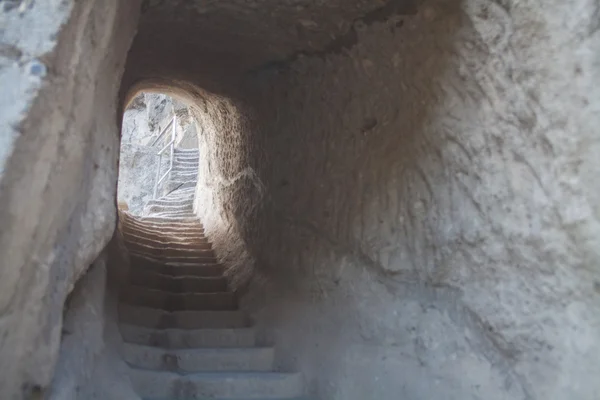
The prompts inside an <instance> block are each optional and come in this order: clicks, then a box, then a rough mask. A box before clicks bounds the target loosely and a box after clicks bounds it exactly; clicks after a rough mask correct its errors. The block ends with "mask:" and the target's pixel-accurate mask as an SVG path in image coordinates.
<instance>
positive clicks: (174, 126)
mask: <svg viewBox="0 0 600 400" xmlns="http://www.w3.org/2000/svg"><path fill="white" fill-rule="evenodd" d="M169 125H172V129H171V140H170V141H169V143H168V144H167V145H166V146H165V147H163V148H162V149H160V150H159V152H158V153H156V155H157V156H158V166H157V168H156V178H155V180H154V192H153V195H152V198H153V199H156V195H157V194H158V185H159V184H160V183H161V182H162V181H163V180H164V179H165V178H166V177H167V176H168V175H169V173H170V172H171V170H172V169H173V158H174V157H175V135H176V133H177V116H176V115H174V116H173V119H171V122H169V124H168V125H167V126H166V127H165V128H164V129H163V131H162V132H161V134H160V136H159V137H158V138H157V139H156V140H155V141H154V143H152V145H154V144H156V142H158V139H160V137H161V136H162V135H163V134H164V133H165V131H166V129H167V128H168V127H169ZM167 147H168V148H169V150H170V154H169V169H168V170H167V172H165V174H164V175H163V176H162V177H161V176H160V170H161V164H162V153H163V152H164V151H165V150H166V149H167Z"/></svg>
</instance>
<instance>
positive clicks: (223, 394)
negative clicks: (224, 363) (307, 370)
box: [129, 368, 302, 400]
mask: <svg viewBox="0 0 600 400" xmlns="http://www.w3.org/2000/svg"><path fill="white" fill-rule="evenodd" d="M129 378H130V380H131V382H132V385H133V388H134V389H135V391H136V392H137V394H138V395H140V396H141V397H143V398H145V399H160V398H163V399H172V400H174V399H178V400H189V399H199V398H200V399H201V398H203V397H205V398H225V399H231V400H233V399H290V398H297V397H300V396H301V395H302V377H301V376H300V374H297V373H275V372H202V373H194V374H185V375H182V374H177V373H174V372H164V371H151V370H143V369H138V368H131V370H130V374H129Z"/></svg>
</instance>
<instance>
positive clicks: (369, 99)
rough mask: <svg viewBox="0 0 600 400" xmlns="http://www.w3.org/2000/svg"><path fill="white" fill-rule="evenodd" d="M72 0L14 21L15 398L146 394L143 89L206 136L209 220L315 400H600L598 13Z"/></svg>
mask: <svg viewBox="0 0 600 400" xmlns="http://www.w3.org/2000/svg"><path fill="white" fill-rule="evenodd" d="M55 3H56V2H54V3H51V4H46V3H41V2H26V1H23V2H19V1H17V2H15V1H13V2H8V3H7V4H6V5H4V6H3V9H2V11H0V18H1V20H2V22H4V24H3V26H4V27H5V28H3V35H4V36H5V38H3V44H2V45H1V47H0V57H1V64H0V67H1V68H0V83H2V86H3V87H6V88H7V89H6V93H8V94H9V95H8V96H5V98H8V101H6V100H4V101H5V103H2V107H0V109H1V110H2V114H0V116H1V120H2V123H3V126H6V132H7V134H6V135H2V137H1V139H0V140H1V141H0V163H1V164H0V172H1V173H0V189H1V190H0V204H2V207H0V220H1V221H2V222H3V223H4V224H5V226H7V227H9V229H7V230H5V231H4V232H2V233H1V234H0V254H3V257H4V258H3V263H4V264H5V265H6V266H7V267H6V268H3V269H2V270H1V271H0V310H1V312H2V314H1V318H2V319H0V329H2V330H3V331H2V335H0V353H1V357H0V371H1V372H2V374H0V397H2V398H36V396H37V398H40V397H42V396H48V397H49V398H75V399H76V398H81V399H85V398H86V396H87V398H93V396H96V397H99V398H119V397H128V398H138V397H139V393H138V394H136V391H135V390H134V389H135V388H134V386H132V384H131V380H130V379H129V378H128V376H129V373H130V370H131V366H130V365H128V363H127V362H125V361H124V360H126V359H125V358H124V357H123V352H122V345H123V343H124V341H123V334H122V333H121V332H120V327H119V326H118V324H119V322H118V321H119V319H118V312H117V310H118V304H119V290H120V288H122V286H123V282H124V281H125V280H126V279H127V277H126V275H127V273H128V268H127V267H123V266H128V265H129V261H127V257H126V255H127V253H126V252H125V251H123V250H124V249H123V247H122V243H121V239H122V238H119V235H118V234H117V235H116V236H115V235H113V234H114V232H115V231H117V232H118V230H116V229H115V227H116V226H117V181H118V160H119V141H120V135H119V126H120V123H121V116H122V114H123V112H124V111H125V110H126V109H127V105H129V104H130V103H131V102H132V101H133V100H134V99H135V96H136V95H137V94H139V93H140V92H142V91H147V92H160V93H163V94H167V95H170V96H173V97H175V98H178V99H180V100H181V101H182V102H184V103H186V104H187V105H188V107H189V110H190V114H191V115H192V116H193V117H194V118H195V120H196V121H197V125H198V126H199V127H201V129H198V131H197V134H198V139H197V140H198V144H197V147H198V151H199V155H198V182H197V184H196V187H195V191H194V194H193V202H194V204H193V211H192V212H193V214H194V215H195V216H196V217H197V218H198V219H199V220H200V221H201V222H202V224H203V228H202V232H201V233H202V236H205V237H206V238H209V239H210V242H211V248H212V250H213V251H214V257H215V258H216V259H217V260H218V261H219V263H221V264H222V265H223V266H224V268H225V276H226V278H227V283H228V285H229V286H228V287H230V288H231V289H232V290H233V291H234V292H235V293H236V295H237V296H238V299H239V305H240V311H241V312H243V313H244V314H245V315H247V316H248V317H249V319H250V320H251V321H252V323H253V327H254V329H255V330H256V332H257V335H258V336H257V340H258V341H259V342H261V343H266V344H269V345H273V346H274V348H275V350H276V351H275V355H274V360H273V362H274V366H275V369H278V370H280V371H297V372H299V373H302V375H303V377H304V378H303V379H304V380H303V386H302V390H303V392H304V394H306V395H308V396H310V398H313V397H314V398H331V399H340V400H341V399H343V400H355V399H356V400H358V399H369V398H381V399H392V398H397V397H398V396H401V397H406V398H409V399H425V398H426V399H448V398H450V399H463V398H469V397H473V398H476V397H482V398H483V397H485V398H497V399H502V398H511V399H513V398H514V399H536V400H538V399H557V400H559V399H560V400H562V399H565V398H577V399H586V400H587V399H595V398H597V397H598V396H597V393H598V390H599V388H598V382H597V380H596V379H595V377H596V376H598V375H600V371H599V370H598V368H599V367H598V363H597V362H596V361H597V360H596V359H597V354H598V353H599V352H600V350H599V349H600V347H599V346H600V343H599V341H598V340H597V338H598V337H600V328H599V326H600V322H599V320H598V318H599V317H598V316H599V315H600V310H599V309H598V307H599V304H600V300H599V296H600V289H599V287H600V283H599V282H600V277H599V272H598V268H597V265H598V260H599V259H600V254H599V253H598V249H600V239H599V238H600V234H599V232H600V222H599V221H600V217H599V213H598V207H597V204H600V202H599V200H600V198H599V197H598V193H600V190H598V189H599V187H600V182H599V181H598V174H597V170H598V167H599V166H598V163H597V151H596V150H597V147H598V140H597V134H596V132H597V129H596V127H597V126H598V122H599V121H598V113H597V112H596V109H597V104H598V103H599V101H600V100H598V95H597V90H596V89H594V88H595V87H596V86H597V85H595V82H596V81H597V79H598V63H597V60H596V57H595V56H594V55H595V54H598V51H596V50H597V48H598V43H599V39H598V38H597V35H595V34H594V32H596V29H595V26H596V25H597V24H596V21H595V19H594V18H595V17H596V16H597V13H596V11H595V9H594V5H592V4H591V3H590V2H588V1H585V0H570V1H567V2H562V3H560V4H558V3H556V4H547V5H544V6H543V7H542V6H540V5H538V4H533V3H532V4H529V2H523V1H519V2H517V1H505V2H503V3H502V4H501V5H499V4H496V3H485V2H484V3H481V2H476V1H471V0H464V1H463V0H461V1H426V2H412V1H395V0H391V1H381V2H379V1H375V2H373V1H369V2H352V1H346V0H334V1H331V2H308V1H297V2H291V3H286V4H283V3H282V4H274V3H264V4H263V3H259V2H252V1H250V2H238V1H236V0H230V1H229V0H228V1H220V2H199V1H190V2H179V1H169V2H165V1H153V0H152V1H117V0H97V1H80V2H74V1H71V2H61V3H60V4H58V3H56V4H55ZM30 27H36V29H35V32H31V35H29V34H26V32H25V30H27V29H30ZM27 33H29V32H27ZM32 38H33V39H32ZM565 43H568V44H569V45H568V46H565ZM549 60H552V62H549ZM125 161H126V160H125V159H124V158H122V159H121V162H122V163H124V162H125ZM123 165H124V164H123ZM153 172H155V171H153ZM150 175H151V174H150ZM144 179H145V178H144ZM111 238H112V240H111ZM197 238H198V237H197ZM198 245H200V242H198ZM200 250H203V249H200ZM90 265H92V266H91V267H90ZM69 293H70V295H69V296H70V300H69V301H68V304H67V308H66V309H65V308H64V305H65V299H66V297H67V295H68V294H69ZM136 298H137V297H136ZM140 298H141V296H140ZM176 303H177V302H174V303H172V304H171V305H173V304H176ZM63 311H64V313H63ZM191 320H193V321H199V319H194V318H193V319H191ZM163 322H164V321H163ZM100 333H101V334H100ZM156 337H158V336H156ZM162 337H163V336H161V338H162ZM161 340H162V339H161ZM163 343H164V341H163ZM152 354H154V355H153V356H152V357H154V356H155V353H152ZM163 355H166V357H163V361H164V363H165V364H164V365H162V367H165V369H166V370H167V371H165V372H166V373H167V375H168V377H169V379H171V378H172V377H173V376H174V375H171V374H177V373H178V372H181V371H173V370H169V366H170V367H173V366H174V365H178V366H181V364H179V363H177V364H175V363H174V362H173V360H174V359H173V357H172V356H173V354H172V353H168V352H167V353H165V354H163ZM177 357H179V355H178V356H177ZM150 358H151V357H150ZM177 360H179V358H177ZM172 379H173V380H172V381H170V384H169V385H162V386H163V387H169V388H171V389H172V390H173V391H172V392H169V393H167V394H169V395H171V397H175V398H185V396H188V397H192V398H193V397H194V396H197V395H198V394H199V393H200V392H194V391H193V390H192V391H190V390H191V389H190V387H192V386H193V385H192V386H190V385H188V383H189V382H188V381H185V380H184V381H182V380H181V379H180V378H178V377H175V378H172ZM186 379H187V378H186ZM154 382H156V380H150V382H149V384H148V385H149V387H151V385H150V384H151V383H152V384H154ZM211 385H212V383H211V384H206V385H205V386H204V387H205V388H206V387H214V386H211ZM152 387H153V386H152ZM194 387H195V386H194ZM202 393H203V394H210V396H207V397H211V396H212V397H214V395H216V394H215V393H207V392H202ZM159 394H160V395H159V396H158V397H165V396H162V394H165V393H164V392H160V393H159ZM218 394H219V395H220V397H222V398H223V397H224V398H228V397H229V398H231V397H236V396H237V397H240V396H241V395H240V396H238V395H239V394H240V392H236V394H235V396H224V395H225V394H227V393H224V392H219V393H218ZM229 394H231V393H229ZM61 396H62V397H61ZM146 397H148V396H146ZM150 397H151V398H152V397H156V396H150ZM167 397H168V396H167ZM246 397H248V396H246ZM250 397H251V396H250ZM284 397H285V396H284ZM242 398H243V397H242Z"/></svg>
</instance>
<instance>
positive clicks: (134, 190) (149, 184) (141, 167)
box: [117, 91, 198, 216]
mask: <svg viewBox="0 0 600 400" xmlns="http://www.w3.org/2000/svg"><path fill="white" fill-rule="evenodd" d="M121 132H122V136H121V150H120V153H121V154H120V164H119V180H118V189H117V196H118V204H119V209H120V210H121V211H127V212H128V213H130V214H132V215H135V216H147V215H149V214H150V213H152V212H153V210H154V208H156V207H154V208H153V202H155V201H156V200H157V199H160V198H167V199H168V198H169V196H171V197H177V196H181V195H184V194H189V195H190V196H192V197H193V192H194V190H195V187H196V183H197V180H198V136H197V127H196V121H195V119H194V117H193V116H192V113H191V111H190V109H189V106H188V105H187V104H186V103H184V102H182V101H180V100H178V99H176V98H174V97H171V96H169V95H167V94H164V93H157V92H144V91H142V92H139V93H138V94H137V95H136V96H135V97H134V98H133V99H132V100H131V101H130V102H129V105H128V106H127V108H126V109H125V111H124V113H123V122H122V128H121ZM154 211H157V210H154ZM188 211H190V212H191V211H192V210H188Z"/></svg>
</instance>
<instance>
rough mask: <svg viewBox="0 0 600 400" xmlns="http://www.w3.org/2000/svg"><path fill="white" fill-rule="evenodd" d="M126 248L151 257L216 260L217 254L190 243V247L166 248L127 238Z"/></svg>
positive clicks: (159, 244)
mask: <svg viewBox="0 0 600 400" xmlns="http://www.w3.org/2000/svg"><path fill="white" fill-rule="evenodd" d="M124 242H125V243H124V244H125V247H126V248H127V249H128V250H130V251H132V252H136V253H144V254H148V255H150V256H154V255H156V256H161V257H165V256H167V255H173V256H175V257H198V258H211V259H214V258H215V253H214V251H213V250H212V249H210V248H208V249H206V248H204V249H202V248H196V247H193V243H189V245H187V246H184V245H179V244H173V245H170V246H166V245H164V244H162V243H159V242H154V243H152V242H146V243H141V242H137V241H133V240H131V238H129V237H127V238H126V240H125V241H124Z"/></svg>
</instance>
